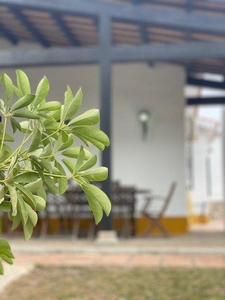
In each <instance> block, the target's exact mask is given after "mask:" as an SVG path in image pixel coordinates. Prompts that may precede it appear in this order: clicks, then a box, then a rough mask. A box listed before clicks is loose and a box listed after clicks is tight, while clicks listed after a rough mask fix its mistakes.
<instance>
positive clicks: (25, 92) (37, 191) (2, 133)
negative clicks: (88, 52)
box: [0, 70, 111, 273]
mask: <svg viewBox="0 0 225 300" xmlns="http://www.w3.org/2000/svg"><path fill="white" fill-rule="evenodd" d="M16 77H17V81H16V84H15V85H14V84H13V82H12V80H11V79H10V78H9V76H8V75H6V74H3V75H2V76H1V78H0V83H1V84H2V86H3V89H4V95H5V99H4V100H3V99H0V114H1V117H2V123H1V124H0V211H2V212H7V213H8V217H9V219H10V220H11V221H12V229H15V228H16V227H17V226H18V225H19V224H20V223H22V225H23V231H24V237H25V240H28V239H29V238H30V237H31V235H32V233H33V228H34V226H35V225H36V224H37V221H38V217H37V211H41V210H43V209H44V208H45V203H46V192H45V191H46V190H47V191H49V192H50V193H53V194H63V193H64V192H65V191H66V189H67V186H68V181H69V180H74V181H76V183H78V184H79V185H80V186H81V188H82V189H83V191H84V193H85V194H86V196H87V200H88V203H89V206H90V210H91V211H92V212H93V215H94V218H95V221H96V223H98V222H99V221H100V220H101V218H102V215H103V211H104V212H105V213H106V214H107V215H108V214H109V213H110V209H111V204H110V201H109V199H108V197H107V196H106V194H105V193H104V192H103V191H101V190H100V189H99V188H98V187H96V186H95V185H93V184H92V183H91V182H92V181H102V180H105V179H106V178H107V174H108V170H107V168H105V167H97V168H94V166H95V165H96V163H97V157H96V156H95V155H94V156H93V155H92V154H91V153H90V152H89V151H88V150H87V149H85V148H84V147H83V146H82V144H83V143H84V144H85V145H86V146H89V145H90V144H92V145H94V146H96V147H97V148H98V149H99V150H101V151H103V150H104V148H105V147H106V146H109V139H108V137H107V135H106V134H105V133H104V132H103V131H101V130H100V129H99V128H98V127H95V126H96V125H97V124H98V123H99V121H100V116H99V111H98V110H97V109H92V110H88V111H86V112H85V113H83V114H81V115H76V114H77V112H78V110H79V108H80V106H81V104H82V91H81V90H79V91H78V92H77V94H76V95H75V96H74V95H73V92H72V90H71V89H70V87H67V90H66V92H65V97H64V101H63V103H61V102H59V101H47V100H46V98H47V96H48V92H49V88H50V85H49V81H48V79H47V78H46V77H44V78H43V79H42V80H41V81H40V82H39V84H38V86H37V89H36V92H35V93H32V92H31V86H30V82H29V78H28V77H27V75H26V74H25V73H24V72H23V71H21V70H17V71H16ZM9 126H11V128H12V131H13V133H14V134H16V135H17V139H19V141H20V145H19V146H15V144H14V143H12V142H13V141H14V137H12V136H11V135H10V134H9V133H8V132H7V131H8V128H9ZM75 137H77V138H79V139H80V145H79V146H74V141H75ZM77 140H78V139H76V142H77ZM43 186H44V187H45V188H44V187H43ZM0 258H1V259H2V260H5V261H6V262H8V263H12V258H13V256H12V254H11V251H10V246H9V245H8V243H7V241H5V240H0ZM0 266H1V261H0ZM0 271H1V273H3V268H2V266H1V268H0Z"/></svg>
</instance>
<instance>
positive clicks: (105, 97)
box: [99, 15, 112, 230]
mask: <svg viewBox="0 0 225 300" xmlns="http://www.w3.org/2000/svg"><path fill="white" fill-rule="evenodd" d="M99 25H100V54H101V60H100V99H101V101H100V111H101V124H100V126H101V129H102V130H103V131H104V132H105V133H106V134H107V135H108V136H109V137H110V138H111V107H112V103H111V102H112V87H111V85H112V83H111V81H112V79H111V77H112V76H111V60H110V48H111V20H110V17H109V16H107V15H104V16H101V18H100V20H99ZM101 158H102V160H101V164H102V165H103V166H107V167H108V178H107V180H105V181H103V182H102V189H103V191H104V192H105V193H106V194H107V195H108V197H109V198H111V194H112V193H111V182H112V178H111V173H112V170H111V165H112V164H111V146H109V147H106V148H105V149H104V151H103V152H102V156H101ZM102 227H103V229H104V230H110V229H111V228H112V220H111V216H110V217H108V218H107V217H105V216H103V219H102Z"/></svg>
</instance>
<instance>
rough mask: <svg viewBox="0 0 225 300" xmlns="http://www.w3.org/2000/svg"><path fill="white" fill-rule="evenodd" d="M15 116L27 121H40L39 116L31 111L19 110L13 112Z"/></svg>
mask: <svg viewBox="0 0 225 300" xmlns="http://www.w3.org/2000/svg"><path fill="white" fill-rule="evenodd" d="M13 116H15V117H19V118H25V119H39V116H38V115H37V114H36V113H34V112H32V111H29V110H17V111H15V112H13Z"/></svg>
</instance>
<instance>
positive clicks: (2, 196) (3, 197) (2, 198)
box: [0, 186, 6, 204]
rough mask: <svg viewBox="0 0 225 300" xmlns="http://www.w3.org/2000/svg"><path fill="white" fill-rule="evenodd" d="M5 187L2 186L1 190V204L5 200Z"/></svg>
mask: <svg viewBox="0 0 225 300" xmlns="http://www.w3.org/2000/svg"><path fill="white" fill-rule="evenodd" d="M5 193H6V191H5V187H4V186H2V187H1V189H0V204H1V203H2V202H3V201H4V200H5Z"/></svg>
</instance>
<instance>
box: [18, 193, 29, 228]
mask: <svg viewBox="0 0 225 300" xmlns="http://www.w3.org/2000/svg"><path fill="white" fill-rule="evenodd" d="M17 207H18V211H19V214H20V217H21V220H22V222H23V225H24V224H26V223H27V221H28V212H27V209H26V205H25V202H24V200H23V198H22V197H21V195H20V194H18V206H17Z"/></svg>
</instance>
